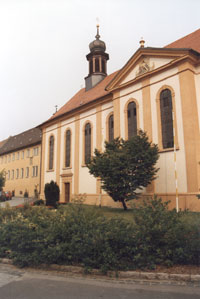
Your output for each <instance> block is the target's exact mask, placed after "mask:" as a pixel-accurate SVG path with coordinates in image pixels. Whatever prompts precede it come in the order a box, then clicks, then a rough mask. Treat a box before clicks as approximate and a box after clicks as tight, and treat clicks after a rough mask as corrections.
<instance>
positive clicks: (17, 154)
mask: <svg viewBox="0 0 200 299" xmlns="http://www.w3.org/2000/svg"><path fill="white" fill-rule="evenodd" d="M17 160H19V152H18V153H17Z"/></svg>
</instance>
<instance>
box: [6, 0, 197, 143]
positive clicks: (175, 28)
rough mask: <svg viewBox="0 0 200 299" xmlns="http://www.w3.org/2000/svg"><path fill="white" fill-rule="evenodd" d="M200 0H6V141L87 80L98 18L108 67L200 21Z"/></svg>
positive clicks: (45, 116) (119, 65)
mask: <svg viewBox="0 0 200 299" xmlns="http://www.w3.org/2000/svg"><path fill="white" fill-rule="evenodd" d="M199 11H200V0H165V1H162V0H0V141H1V140H4V139H6V138H8V137H9V136H14V135H17V134H19V133H22V132H23V131H26V130H29V129H31V128H33V127H35V126H38V125H39V124H41V123H43V122H44V121H46V120H47V119H48V118H50V117H51V116H52V114H53V113H54V112H55V110H56V107H55V106H56V105H57V106H58V109H59V108H61V107H62V106H63V105H64V104H65V103H66V102H67V101H68V100H70V98H71V97H72V96H73V95H74V94H75V93H76V92H78V90H79V89H80V88H83V87H84V86H85V80H84V78H85V77H86V76H87V75H88V62H87V60H86V55H87V54H88V53H89V47H88V46H89V43H90V42H91V41H93V40H94V39H95V35H96V24H97V23H99V25H100V35H101V40H103V41H104V42H105V43H106V52H107V53H108V54H109V56H110V60H109V61H108V64H107V68H108V74H111V73H112V72H114V71H116V70H118V69H120V68H122V67H123V66H124V64H125V63H126V62H127V61H128V59H129V58H130V57H131V56H132V55H133V54H134V52H135V51H136V50H137V49H138V47H139V41H140V39H141V37H143V38H144V40H145V46H149V47H163V46H165V45H167V44H169V43H171V42H173V41H175V40H177V39H179V38H181V37H183V36H185V35H187V34H189V33H191V32H193V31H195V30H197V29H199V28H200V18H199Z"/></svg>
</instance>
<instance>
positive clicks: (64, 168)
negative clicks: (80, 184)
mask: <svg viewBox="0 0 200 299" xmlns="http://www.w3.org/2000/svg"><path fill="white" fill-rule="evenodd" d="M68 169H72V167H71V166H69V167H63V168H62V170H68Z"/></svg>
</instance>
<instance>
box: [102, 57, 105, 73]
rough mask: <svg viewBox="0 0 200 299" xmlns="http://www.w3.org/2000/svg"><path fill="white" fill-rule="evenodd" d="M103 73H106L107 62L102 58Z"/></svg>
mask: <svg viewBox="0 0 200 299" xmlns="http://www.w3.org/2000/svg"><path fill="white" fill-rule="evenodd" d="M102 73H106V62H105V60H104V59H102Z"/></svg>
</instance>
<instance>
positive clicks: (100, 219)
mask: <svg viewBox="0 0 200 299" xmlns="http://www.w3.org/2000/svg"><path fill="white" fill-rule="evenodd" d="M167 205H168V204H167V203H163V202H162V201H161V199H157V198H154V199H147V200H146V201H145V203H144V205H143V206H140V207H137V208H136V207H134V208H133V209H132V217H133V219H134V221H130V220H126V219H124V218H120V217H117V218H107V217H105V216H104V215H103V214H102V213H101V209H100V208H99V209H97V208H94V207H85V206H84V205H67V206H65V207H62V206H61V207H59V208H58V209H57V210H52V209H48V208H46V207H42V206H41V207H28V206H26V207H24V208H18V209H11V208H7V209H3V208H2V209H0V257H6V256H7V257H10V258H12V259H13V261H14V263H15V264H16V265H18V266H21V267H24V266H34V265H40V264H42V263H45V264H51V263H56V264H66V265H82V266H84V267H85V268H86V269H90V268H97V269H101V270H102V271H103V272H106V271H107V270H127V269H135V268H147V267H148V268H155V267H156V265H159V264H162V265H167V266H171V265H173V264H194V265H199V264H200V223H199V217H196V216H195V215H193V216H191V213H189V212H184V213H181V212H180V213H178V214H177V213H176V212H175V211H168V209H167ZM124 213H126V212H124Z"/></svg>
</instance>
